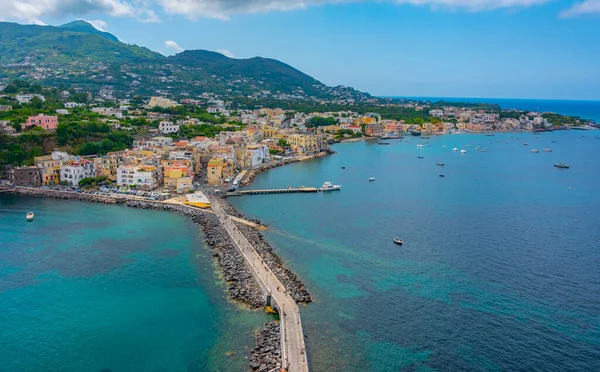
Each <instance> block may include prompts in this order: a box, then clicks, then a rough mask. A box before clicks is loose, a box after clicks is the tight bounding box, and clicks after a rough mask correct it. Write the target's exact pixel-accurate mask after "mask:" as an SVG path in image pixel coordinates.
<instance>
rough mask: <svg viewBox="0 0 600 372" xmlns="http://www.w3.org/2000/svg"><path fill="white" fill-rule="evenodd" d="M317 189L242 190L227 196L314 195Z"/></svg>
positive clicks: (229, 193)
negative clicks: (304, 193)
mask: <svg viewBox="0 0 600 372" xmlns="http://www.w3.org/2000/svg"><path fill="white" fill-rule="evenodd" d="M318 191H319V189H317V188H316V187H295V188H294V187H288V188H285V189H265V190H241V191H233V192H228V193H227V196H242V195H260V194H293V193H303V192H306V193H312V192H318Z"/></svg>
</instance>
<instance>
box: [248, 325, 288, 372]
mask: <svg viewBox="0 0 600 372" xmlns="http://www.w3.org/2000/svg"><path fill="white" fill-rule="evenodd" d="M251 354H252V355H251V357H250V367H251V368H252V370H254V371H259V372H266V371H271V370H273V369H274V368H277V367H280V366H281V333H280V327H279V323H276V322H269V323H265V325H264V326H263V327H262V329H261V330H260V331H258V333H257V334H256V346H255V347H254V349H252V351H251Z"/></svg>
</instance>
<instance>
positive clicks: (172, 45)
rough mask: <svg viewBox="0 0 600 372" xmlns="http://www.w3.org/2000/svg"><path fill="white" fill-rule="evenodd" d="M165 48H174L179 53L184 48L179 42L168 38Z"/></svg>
mask: <svg viewBox="0 0 600 372" xmlns="http://www.w3.org/2000/svg"><path fill="white" fill-rule="evenodd" d="M165 48H168V49H173V50H175V52H177V53H181V52H183V50H184V49H183V48H182V47H180V46H179V44H177V43H176V42H174V41H173V40H167V41H165Z"/></svg>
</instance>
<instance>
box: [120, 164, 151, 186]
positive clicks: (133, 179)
mask: <svg viewBox="0 0 600 372" xmlns="http://www.w3.org/2000/svg"><path fill="white" fill-rule="evenodd" d="M117 184H118V185H119V186H132V185H135V186H138V187H141V188H143V189H144V190H153V189H155V188H156V187H158V180H157V172H156V167H154V166H148V165H142V166H135V165H119V167H118V168H117Z"/></svg>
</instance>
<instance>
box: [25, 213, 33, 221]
mask: <svg viewBox="0 0 600 372" xmlns="http://www.w3.org/2000/svg"><path fill="white" fill-rule="evenodd" d="M34 217H35V215H34V214H33V212H29V213H27V216H25V218H26V219H27V221H33V218H34Z"/></svg>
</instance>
